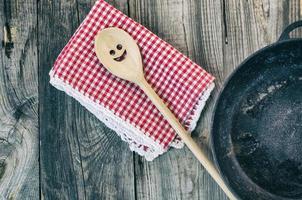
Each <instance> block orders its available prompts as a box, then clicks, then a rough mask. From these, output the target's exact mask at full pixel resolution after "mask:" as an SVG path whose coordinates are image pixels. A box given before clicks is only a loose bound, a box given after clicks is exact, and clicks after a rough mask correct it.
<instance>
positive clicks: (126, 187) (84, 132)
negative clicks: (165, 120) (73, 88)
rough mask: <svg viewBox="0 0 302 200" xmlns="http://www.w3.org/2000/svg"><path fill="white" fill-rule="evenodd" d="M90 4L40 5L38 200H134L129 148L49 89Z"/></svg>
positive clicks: (73, 2) (85, 2) (90, 116)
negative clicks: (56, 64) (57, 62)
mask: <svg viewBox="0 0 302 200" xmlns="http://www.w3.org/2000/svg"><path fill="white" fill-rule="evenodd" d="M92 4H93V2H87V1H40V2H39V10H38V14H39V15H38V17H39V44H40V45H39V58H40V59H39V69H40V77H39V83H40V91H41V93H42V92H43V95H41V96H40V134H41V136H40V137H41V195H42V197H43V198H45V199H134V195H135V194H134V176H133V155H132V152H130V150H129V148H128V147H127V145H126V144H125V143H124V142H122V141H121V140H120V139H119V138H118V136H117V135H116V133H114V132H113V131H111V130H109V129H108V128H106V127H105V126H104V124H103V123H101V122H99V121H98V120H97V119H96V118H95V117H94V116H92V114H90V113H88V111H86V109H84V108H83V107H82V106H80V104H79V103H77V102H76V101H75V100H73V99H72V98H70V97H68V96H67V95H65V94H63V93H62V92H59V91H57V90H56V89H55V88H53V87H51V86H50V85H49V83H48V81H49V77H48V72H49V70H50V68H51V66H52V65H53V63H54V60H55V58H56V57H57V55H58V54H59V52H60V51H61V49H62V48H63V46H64V44H66V42H67V40H68V38H70V37H71V35H72V33H73V32H74V31H75V29H76V28H77V26H78V25H79V23H80V22H81V21H82V20H83V18H84V16H85V15H86V14H87V12H88V11H89V10H90V9H91V6H92ZM124 5H125V4H124Z"/></svg>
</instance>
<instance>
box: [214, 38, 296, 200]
mask: <svg viewBox="0 0 302 200" xmlns="http://www.w3.org/2000/svg"><path fill="white" fill-rule="evenodd" d="M292 42H302V38H289V39H285V40H277V41H276V42H274V43H272V44H269V45H267V46H265V47H263V48H261V49H259V50H257V51H255V52H254V53H252V54H251V55H249V56H248V57H246V58H245V59H244V60H243V61H242V62H241V63H240V64H239V65H238V66H237V67H236V68H235V69H234V70H233V71H232V72H231V73H230V74H229V75H228V76H227V78H226V79H225V80H224V83H223V85H222V86H221V88H220V89H219V92H218V95H217V97H216V99H215V103H214V108H213V112H212V115H211V122H210V138H209V145H210V147H211V152H212V157H213V162H214V165H215V167H216V169H217V171H218V172H219V174H220V176H221V177H222V179H223V181H224V182H225V184H226V185H227V187H228V188H229V190H230V191H231V192H232V193H233V195H234V196H235V197H236V198H237V199H238V200H241V197H239V196H238V194H237V192H236V190H235V189H233V188H232V187H231V186H230V183H229V181H228V177H227V176H226V175H225V174H224V173H222V170H221V167H220V164H219V162H218V159H217V154H216V149H215V145H214V137H213V132H214V120H215V116H216V113H217V109H218V108H217V107H218V104H219V103H220V101H221V98H222V94H223V92H224V91H225V88H226V87H227V86H228V84H229V82H230V81H231V79H232V78H233V77H234V76H235V75H236V74H237V73H238V71H239V70H240V69H241V68H243V67H244V66H245V65H246V63H247V62H248V61H250V60H251V59H253V58H254V57H256V56H257V55H258V54H260V53H262V52H264V51H267V50H269V49H273V48H276V47H277V46H279V45H282V44H285V43H292ZM244 173H245V172H244ZM251 181H252V180H251ZM252 182H253V183H254V184H255V185H257V186H258V187H260V188H261V189H263V190H264V191H265V192H267V193H268V194H271V195H273V196H275V197H277V198H283V199H284V200H287V199H288V200H292V199H290V198H287V197H283V196H278V195H276V194H274V193H271V192H269V191H267V190H266V189H264V188H262V187H261V186H259V185H258V184H257V183H255V182H254V181H252Z"/></svg>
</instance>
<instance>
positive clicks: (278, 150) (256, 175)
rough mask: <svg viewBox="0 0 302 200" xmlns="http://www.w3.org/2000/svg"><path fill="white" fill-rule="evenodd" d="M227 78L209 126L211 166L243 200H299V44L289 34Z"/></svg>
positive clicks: (301, 114) (301, 82) (301, 143)
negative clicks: (212, 165)
mask: <svg viewBox="0 0 302 200" xmlns="http://www.w3.org/2000/svg"><path fill="white" fill-rule="evenodd" d="M300 26H302V21H298V22H295V23H293V24H291V25H290V26H288V27H287V28H286V29H285V30H284V32H283V33H282V35H281V37H280V39H279V40H278V41H277V42H276V43H274V44H272V45H270V46H267V47H265V48H263V49H261V50H259V51H258V52H256V53H254V54H253V55H252V56H250V57H249V58H247V59H246V60H245V61H244V62H243V63H242V64H241V65H240V66H239V67H238V68H237V69H236V70H235V72H234V73H233V74H232V75H231V76H230V77H229V79H228V80H227V82H226V83H225V85H224V87H223V89H222V91H221V93H220V95H219V98H218V100H217V102H216V106H215V111H214V115H213V120H212V134H211V135H212V138H211V143H212V147H213V154H214V160H215V162H216V164H217V166H218V168H219V170H220V172H221V174H222V176H223V178H224V180H225V181H226V183H227V184H228V185H229V186H230V188H231V189H232V190H233V192H234V193H235V194H237V196H238V197H239V198H240V199H243V200H250V199H251V200H258V199H260V200H261V199H265V200H269V199H302V39H290V38H289V33H290V32H291V31H292V30H294V29H295V28H297V27H300Z"/></svg>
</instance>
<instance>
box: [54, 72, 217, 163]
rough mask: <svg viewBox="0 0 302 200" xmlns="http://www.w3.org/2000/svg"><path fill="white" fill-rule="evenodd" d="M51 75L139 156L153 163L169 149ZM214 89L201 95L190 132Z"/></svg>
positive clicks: (177, 144) (56, 84) (178, 144)
mask: <svg viewBox="0 0 302 200" xmlns="http://www.w3.org/2000/svg"><path fill="white" fill-rule="evenodd" d="M49 75H50V84H52V85H53V86H54V87H55V88H57V89H58V90H61V91H64V92H66V93H67V94H68V95H69V96H71V97H73V98H75V99H76V100H77V101H79V102H80V104H81V105H82V106H84V107H85V108H86V109H87V110H89V111H90V112H91V113H92V114H94V115H95V116H96V117H97V118H98V119H99V120H101V121H102V122H103V123H104V124H105V125H106V126H107V127H109V128H110V129H112V130H114V131H115V132H116V133H117V134H118V135H119V136H120V137H121V139H122V140H123V141H125V142H127V143H128V144H129V148H130V150H131V151H135V152H137V153H138V154H139V155H141V156H144V157H145V159H146V160H147V161H152V160H153V159H154V158H156V157H158V156H159V155H161V154H163V153H164V152H166V151H167V150H168V149H169V148H164V147H163V146H162V145H160V144H158V143H156V142H155V141H154V140H152V138H150V137H148V136H146V135H145V134H144V133H143V132H142V131H141V130H139V129H138V128H136V127H135V126H134V125H133V124H131V123H130V122H128V121H125V120H122V119H121V118H120V117H118V116H116V115H115V114H114V113H113V112H112V111H111V110H109V109H107V108H105V107H104V106H102V105H100V104H97V103H95V102H94V101H92V100H91V99H89V98H88V97H87V96H85V95H83V94H82V93H80V92H79V91H77V90H75V89H74V88H72V87H71V86H70V85H68V84H66V83H65V82H64V81H62V80H61V79H59V78H58V77H57V76H56V75H55V74H54V71H53V70H51V71H50V72H49ZM213 88H214V83H213V84H211V85H210V86H209V87H208V88H207V89H206V91H205V92H204V93H203V94H201V96H200V98H199V101H198V103H197V105H196V107H195V108H194V111H193V112H194V113H193V116H192V118H191V119H190V122H189V123H190V126H189V131H192V130H194V128H195V126H196V123H197V121H198V118H199V116H200V114H201V111H202V109H203V107H204V105H205V102H206V100H207V99H208V97H209V96H210V94H211V91H212V90H213ZM144 146H147V147H148V149H147V150H145V149H144ZM170 146H172V147H175V148H182V147H183V146H184V144H183V142H182V141H181V140H179V139H175V141H173V142H172V143H171V144H170Z"/></svg>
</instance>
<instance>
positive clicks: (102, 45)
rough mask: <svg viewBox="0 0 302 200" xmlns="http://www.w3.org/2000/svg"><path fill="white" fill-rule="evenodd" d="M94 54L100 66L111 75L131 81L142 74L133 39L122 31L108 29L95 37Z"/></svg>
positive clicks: (112, 28)
mask: <svg viewBox="0 0 302 200" xmlns="http://www.w3.org/2000/svg"><path fill="white" fill-rule="evenodd" d="M95 52H96V55H97V57H98V58H99V60H100V62H101V64H103V66H104V67H105V68H106V69H107V70H108V71H110V72H111V73H112V74H114V75H116V76H118V77H120V78H123V79H126V80H133V79H134V78H136V77H137V73H140V74H143V67H142V58H141V54H140V50H139V47H138V45H137V44H136V42H135V41H134V39H133V38H132V37H131V36H130V35H129V34H128V33H127V32H126V31H124V30H122V29H119V28H115V27H110V28H105V29H103V30H101V31H99V32H98V34H97V35H96V37H95Z"/></svg>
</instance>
